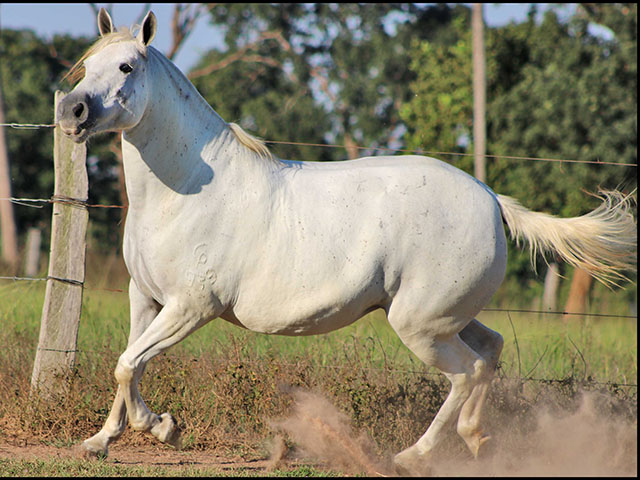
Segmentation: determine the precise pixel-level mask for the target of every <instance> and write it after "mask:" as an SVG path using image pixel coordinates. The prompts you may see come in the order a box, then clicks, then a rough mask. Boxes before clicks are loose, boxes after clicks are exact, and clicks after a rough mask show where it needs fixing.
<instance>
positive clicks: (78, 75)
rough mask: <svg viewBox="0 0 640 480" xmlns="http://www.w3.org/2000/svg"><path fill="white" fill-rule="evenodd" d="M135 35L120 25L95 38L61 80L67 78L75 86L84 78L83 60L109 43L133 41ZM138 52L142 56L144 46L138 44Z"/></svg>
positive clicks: (144, 54) (144, 50)
mask: <svg viewBox="0 0 640 480" xmlns="http://www.w3.org/2000/svg"><path fill="white" fill-rule="evenodd" d="M135 40H136V37H135V36H134V34H133V32H132V31H131V29H129V28H128V27H121V28H120V29H119V30H117V31H115V32H111V33H107V34H106V35H103V36H101V37H100V38H98V40H96V41H95V42H94V43H93V45H91V46H90V47H89V48H88V49H87V51H86V52H84V54H83V55H82V56H81V57H80V59H79V60H78V61H77V62H76V63H75V65H73V67H71V68H70V69H69V71H68V72H67V73H66V75H65V76H64V77H62V80H61V82H62V81H65V80H67V81H68V82H69V83H70V84H71V85H72V86H75V85H76V84H77V83H78V82H79V81H80V80H82V79H83V78H84V74H85V68H84V61H85V60H86V59H87V58H89V57H91V56H93V55H95V54H96V53H98V52H100V51H102V50H103V49H104V48H106V47H107V46H109V45H112V44H114V43H118V42H128V41H135ZM139 49H140V53H141V54H142V55H143V56H146V47H144V46H143V45H140V47H139Z"/></svg>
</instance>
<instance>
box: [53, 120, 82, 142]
mask: <svg viewBox="0 0 640 480" xmlns="http://www.w3.org/2000/svg"><path fill="white" fill-rule="evenodd" d="M59 125H60V130H62V133H63V134H64V135H65V136H66V137H68V138H70V139H71V140H73V141H74V142H75V143H82V142H84V141H85V140H86V139H87V137H88V136H89V131H88V130H87V128H85V127H84V126H81V125H76V126H73V127H65V126H64V125H63V124H62V123H60V124H59Z"/></svg>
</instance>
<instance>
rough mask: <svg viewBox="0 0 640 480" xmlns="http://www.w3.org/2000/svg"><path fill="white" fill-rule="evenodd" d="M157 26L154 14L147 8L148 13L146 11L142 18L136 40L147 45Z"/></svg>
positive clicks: (154, 34)
mask: <svg viewBox="0 0 640 480" xmlns="http://www.w3.org/2000/svg"><path fill="white" fill-rule="evenodd" d="M157 26H158V22H157V21H156V16H155V15H154V14H153V12H152V11H151V10H149V13H147V16H146V17H144V20H143V21H142V27H141V28H140V32H138V37H137V38H138V41H139V42H140V43H142V44H143V45H145V46H147V45H149V44H150V43H151V40H153V37H155V36H156V28H157Z"/></svg>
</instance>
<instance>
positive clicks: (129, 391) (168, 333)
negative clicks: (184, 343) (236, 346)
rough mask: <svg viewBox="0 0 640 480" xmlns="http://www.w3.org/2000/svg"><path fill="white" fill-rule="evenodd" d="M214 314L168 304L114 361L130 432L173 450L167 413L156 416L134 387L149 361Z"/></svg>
mask: <svg viewBox="0 0 640 480" xmlns="http://www.w3.org/2000/svg"><path fill="white" fill-rule="evenodd" d="M216 316H217V314H213V313H209V314H207V315H206V316H205V315H204V314H203V313H202V312H199V311H197V310H195V309H190V308H188V307H185V306H184V305H182V304H181V302H179V301H177V300H173V301H170V302H168V303H167V304H166V305H165V306H164V307H163V308H162V310H161V311H160V313H158V315H157V316H156V317H155V318H154V320H153V321H152V322H151V324H150V325H149V326H148V328H147V329H146V330H145V331H144V333H143V334H142V335H140V337H138V339H137V340H136V341H135V342H133V343H132V344H131V345H130V346H129V347H127V349H126V350H125V351H124V353H123V354H122V355H120V358H119V359H118V365H117V366H116V369H115V372H114V373H115V377H116V380H118V384H119V389H120V391H121V392H122V396H123V397H124V401H125V404H126V412H127V415H128V417H129V423H130V424H131V427H132V428H133V429H134V430H139V431H144V432H150V433H151V434H152V435H153V436H155V437H156V438H157V439H158V440H160V441H161V442H163V443H169V444H171V445H174V446H176V447H178V446H179V444H180V438H179V436H180V434H179V430H178V428H177V425H176V422H175V420H174V418H173V417H172V416H171V414H169V413H163V414H162V415H157V414H155V413H153V412H151V411H150V410H149V409H148V408H147V406H146V405H145V403H144V400H143V399H142V397H141V396H140V391H139V390H138V383H139V381H140V377H141V376H142V374H143V372H144V369H145V366H146V364H147V362H149V360H151V359H152V358H153V357H155V356H156V355H158V354H160V353H162V352H164V351H165V350H166V349H168V348H169V347H171V346H173V345H175V344H176V343H178V342H180V341H181V340H183V339H184V338H185V337H187V336H188V335H189V334H190V333H192V332H193V331H195V330H196V329H198V328H200V327H201V326H202V325H204V324H205V323H207V322H208V321H209V320H210V319H212V318H215V317H216Z"/></svg>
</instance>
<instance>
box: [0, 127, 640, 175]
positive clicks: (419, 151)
mask: <svg viewBox="0 0 640 480" xmlns="http://www.w3.org/2000/svg"><path fill="white" fill-rule="evenodd" d="M0 126H2V127H11V128H15V129H24V130H32V129H38V128H53V127H55V126H56V124H46V123H41V124H29V123H0ZM264 142H265V143H270V144H279V145H293V146H306V147H324V148H347V147H346V146H345V145H339V144H332V143H305V142H285V141H279V140H264ZM353 148H356V149H359V150H384V151H391V152H404V153H414V154H419V155H424V154H429V155H451V156H471V157H473V156H476V154H475V153H462V152H439V151H433V150H422V149H416V150H411V149H405V148H391V147H362V146H360V145H353ZM479 156H481V157H485V158H506V159H510V160H531V161H542V162H557V163H584V164H591V165H603V166H604V165H611V166H619V167H637V166H638V165H637V164H636V163H624V162H602V161H600V160H576V159H567V158H545V157H520V156H513V155H496V154H481V155H479Z"/></svg>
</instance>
